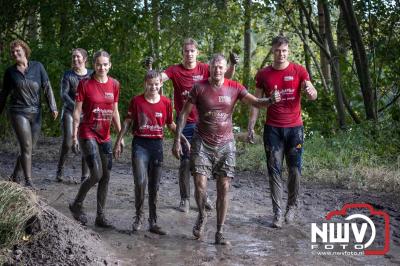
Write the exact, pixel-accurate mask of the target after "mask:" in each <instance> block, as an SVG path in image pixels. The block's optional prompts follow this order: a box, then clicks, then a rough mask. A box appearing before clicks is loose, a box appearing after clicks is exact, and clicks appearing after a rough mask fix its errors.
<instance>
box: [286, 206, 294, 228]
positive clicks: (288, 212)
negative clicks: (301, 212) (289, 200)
mask: <svg viewBox="0 0 400 266" xmlns="http://www.w3.org/2000/svg"><path fill="white" fill-rule="evenodd" d="M295 216H296V210H295V208H288V209H287V210H286V213H285V222H286V223H287V224H291V223H293V222H294V218H295Z"/></svg>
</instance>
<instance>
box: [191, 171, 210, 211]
mask: <svg viewBox="0 0 400 266" xmlns="http://www.w3.org/2000/svg"><path fill="white" fill-rule="evenodd" d="M194 188H195V190H194V197H195V199H196V203H197V207H198V209H199V214H200V216H202V217H204V216H205V215H206V210H205V205H206V200H207V177H206V176H204V175H201V174H196V175H195V176H194Z"/></svg>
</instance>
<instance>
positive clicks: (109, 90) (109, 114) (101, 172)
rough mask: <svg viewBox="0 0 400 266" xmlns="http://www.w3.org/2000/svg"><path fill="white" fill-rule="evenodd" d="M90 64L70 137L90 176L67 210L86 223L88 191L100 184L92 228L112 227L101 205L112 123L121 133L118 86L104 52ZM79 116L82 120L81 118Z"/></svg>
mask: <svg viewBox="0 0 400 266" xmlns="http://www.w3.org/2000/svg"><path fill="white" fill-rule="evenodd" d="M93 64H94V71H95V72H94V73H93V75H92V76H91V78H90V79H85V80H81V81H80V82H79V85H78V89H77V93H76V97H75V109H74V113H73V134H72V143H73V144H72V147H73V150H74V151H75V152H78V151H79V147H80V148H81V150H82V154H83V156H84V158H85V161H86V163H87V165H88V166H89V169H90V177H89V178H86V179H85V180H84V181H83V182H82V184H81V186H80V188H79V192H78V194H77V195H76V198H75V200H74V201H73V202H72V203H71V204H70V205H69V209H70V210H71V212H72V214H73V217H74V218H75V219H76V220H78V221H79V222H81V223H82V224H86V223H87V217H86V214H85V213H84V212H83V210H82V205H83V201H84V199H85V197H86V194H87V193H88V191H89V190H90V189H91V188H92V187H93V186H94V185H95V184H96V183H99V186H98V189H97V216H96V221H95V225H96V226H99V227H111V224H110V223H109V222H108V221H107V219H106V218H105V215H104V205H105V202H106V196H107V190H108V182H109V179H110V171H111V167H112V143H111V136H110V127H111V123H113V124H114V126H115V127H116V129H117V130H118V132H119V131H120V130H121V123H120V119H119V112H118V97H119V89H120V86H119V82H118V81H117V80H115V79H113V78H111V77H109V76H108V71H109V70H110V67H111V61H110V55H109V54H108V53H107V52H106V51H103V50H100V51H98V52H96V53H95V54H94V56H93ZM81 113H82V114H83V116H82V119H80V117H81ZM78 126H79V130H78ZM78 138H79V145H78Z"/></svg>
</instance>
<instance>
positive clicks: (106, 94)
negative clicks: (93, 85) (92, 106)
mask: <svg viewBox="0 0 400 266" xmlns="http://www.w3.org/2000/svg"><path fill="white" fill-rule="evenodd" d="M104 97H105V98H106V99H114V93H112V92H105V93H104Z"/></svg>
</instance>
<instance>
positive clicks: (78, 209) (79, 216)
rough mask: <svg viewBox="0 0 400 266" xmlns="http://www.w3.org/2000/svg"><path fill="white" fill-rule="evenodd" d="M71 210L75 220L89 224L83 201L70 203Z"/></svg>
mask: <svg viewBox="0 0 400 266" xmlns="http://www.w3.org/2000/svg"><path fill="white" fill-rule="evenodd" d="M69 210H70V211H71V213H72V217H74V219H75V220H77V221H78V222H80V223H81V224H83V225H85V224H87V217H86V214H85V213H84V212H83V210H82V203H70V204H69Z"/></svg>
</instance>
